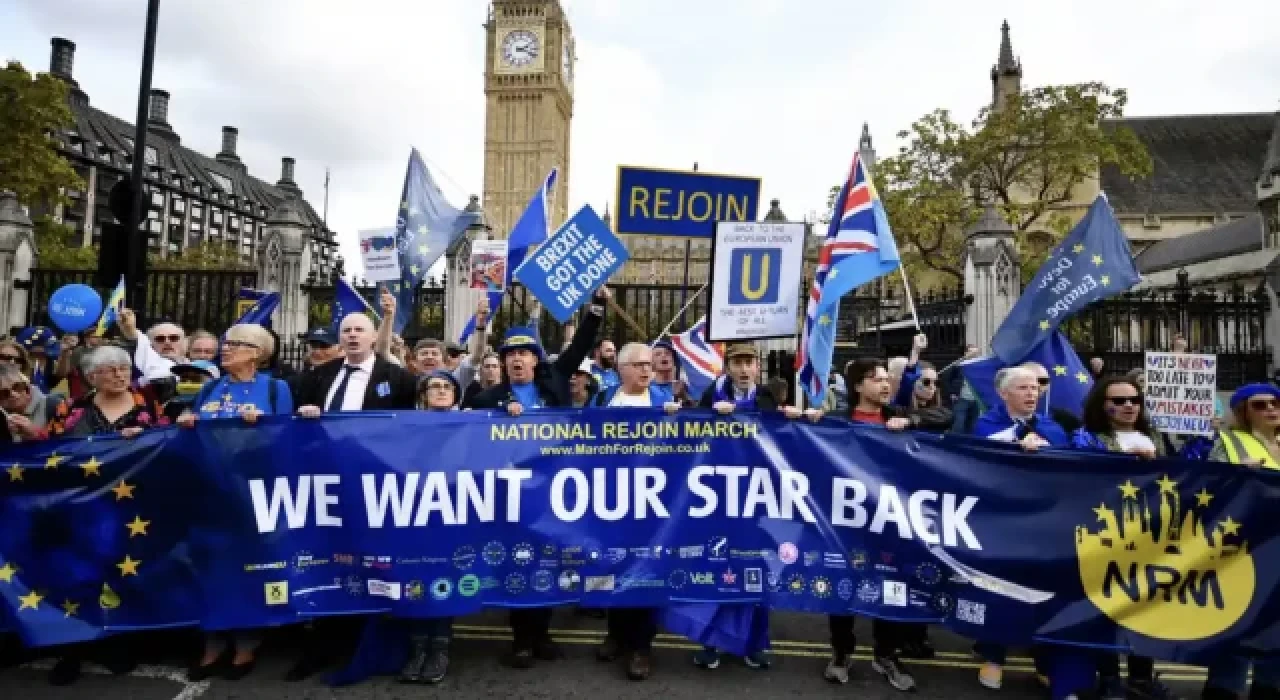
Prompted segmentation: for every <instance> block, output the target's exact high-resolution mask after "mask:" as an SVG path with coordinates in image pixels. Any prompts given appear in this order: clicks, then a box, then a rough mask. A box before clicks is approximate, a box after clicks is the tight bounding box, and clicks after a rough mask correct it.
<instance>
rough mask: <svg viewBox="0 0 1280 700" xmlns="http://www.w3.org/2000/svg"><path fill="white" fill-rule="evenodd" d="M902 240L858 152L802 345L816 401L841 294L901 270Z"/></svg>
mask: <svg viewBox="0 0 1280 700" xmlns="http://www.w3.org/2000/svg"><path fill="white" fill-rule="evenodd" d="M899 264H900V263H899V260H898V245H897V243H895V242H894V240H893V231H892V230H890V228H889V218H888V217H887V216H886V215H885V211H884V205H883V204H881V202H880V195H878V194H877V193H876V187H875V185H874V184H873V183H872V182H871V173H870V172H868V170H867V164H866V163H864V162H862V157H861V156H860V155H857V154H855V155H854V157H853V167H852V168H850V169H849V179H848V180H846V181H845V183H844V185H843V186H842V187H841V188H840V195H839V196H838V197H836V203H835V210H834V211H833V212H832V216H831V225H830V226H829V227H828V229H827V238H826V240H825V241H824V242H823V244H822V250H821V252H819V253H818V267H817V269H816V270H815V271H814V275H813V288H812V289H811V290H810V291H809V304H808V308H807V309H806V312H805V323H804V333H803V334H802V335H801V336H800V343H799V345H798V346H797V348H796V369H798V370H800V384H801V386H803V387H804V391H805V394H806V395H807V396H808V397H809V401H810V402H811V403H813V404H814V405H819V404H821V403H822V399H823V397H824V396H825V395H826V391H827V378H828V375H829V374H830V372H831V356H832V354H833V353H834V352H835V335H836V332H835V329H836V316H837V311H838V310H839V308H840V297H843V296H844V295H846V294H848V293H849V292H851V291H853V290H854V289H855V288H856V287H859V286H861V285H864V284H866V283H867V282H870V281H872V280H874V279H876V278H877V277H880V276H882V275H886V274H888V273H890V272H893V271H894V270H896V269H898V265H899Z"/></svg>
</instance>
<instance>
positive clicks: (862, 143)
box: [858, 122, 872, 151]
mask: <svg viewBox="0 0 1280 700" xmlns="http://www.w3.org/2000/svg"><path fill="white" fill-rule="evenodd" d="M871 147H872V146H871V126H870V125H869V124H867V123H866V122H862V138H860V139H858V150H860V151H862V150H867V149H870V148H871Z"/></svg>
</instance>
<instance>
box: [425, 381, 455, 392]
mask: <svg viewBox="0 0 1280 700" xmlns="http://www.w3.org/2000/svg"><path fill="white" fill-rule="evenodd" d="M427 391H453V385H452V384H450V383H448V382H427Z"/></svg>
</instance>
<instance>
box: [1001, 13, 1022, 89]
mask: <svg viewBox="0 0 1280 700" xmlns="http://www.w3.org/2000/svg"><path fill="white" fill-rule="evenodd" d="M996 68H997V69H998V70H999V71H1000V73H1002V74H1006V75H1007V74H1011V73H1014V72H1017V73H1019V74H1021V73H1022V66H1021V65H1020V64H1019V63H1018V62H1017V61H1015V60H1014V58H1013V41H1011V40H1010V39H1009V20H1007V19H1006V20H1005V21H1004V23H1003V24H1001V25H1000V61H999V62H998V63H997V64H996Z"/></svg>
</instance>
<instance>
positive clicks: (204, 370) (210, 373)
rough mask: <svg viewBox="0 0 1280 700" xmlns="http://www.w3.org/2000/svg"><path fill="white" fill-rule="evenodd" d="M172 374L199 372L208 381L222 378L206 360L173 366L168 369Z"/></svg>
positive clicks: (215, 368)
mask: <svg viewBox="0 0 1280 700" xmlns="http://www.w3.org/2000/svg"><path fill="white" fill-rule="evenodd" d="M169 371H170V372H171V373H173V374H182V373H183V372H199V373H201V374H203V375H205V376H206V377H208V378H210V379H217V378H218V377H220V376H222V373H221V372H219V371H218V368H217V367H216V366H215V365H214V364H213V363H212V362H210V361H208V360H192V361H190V362H185V363H182V364H178V365H174V366H173V367H170V368H169Z"/></svg>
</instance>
